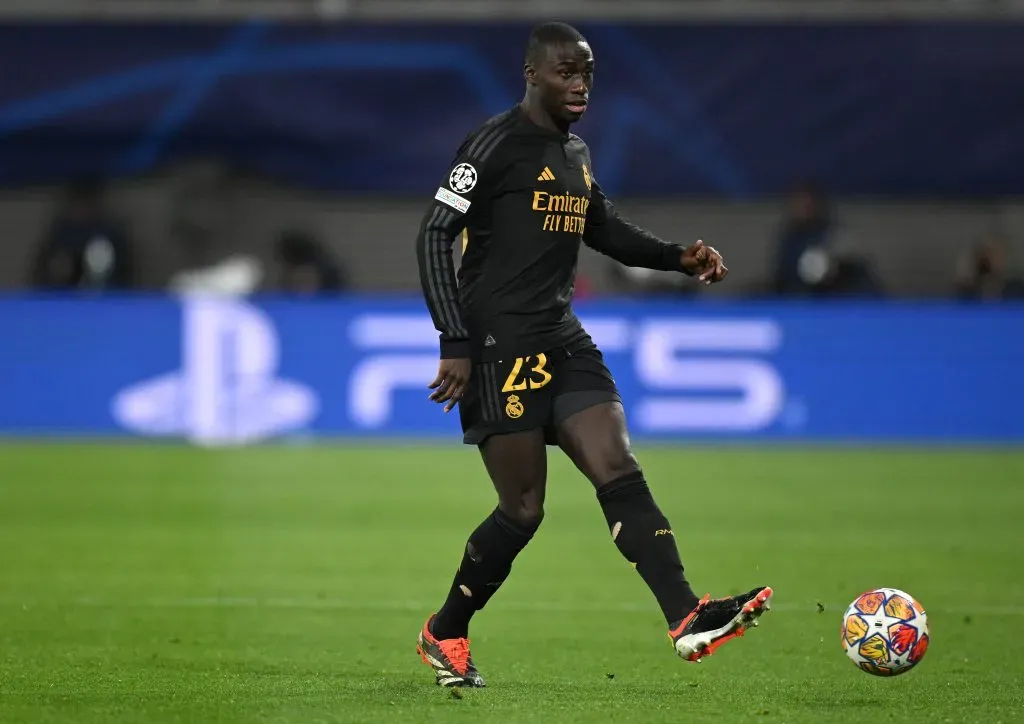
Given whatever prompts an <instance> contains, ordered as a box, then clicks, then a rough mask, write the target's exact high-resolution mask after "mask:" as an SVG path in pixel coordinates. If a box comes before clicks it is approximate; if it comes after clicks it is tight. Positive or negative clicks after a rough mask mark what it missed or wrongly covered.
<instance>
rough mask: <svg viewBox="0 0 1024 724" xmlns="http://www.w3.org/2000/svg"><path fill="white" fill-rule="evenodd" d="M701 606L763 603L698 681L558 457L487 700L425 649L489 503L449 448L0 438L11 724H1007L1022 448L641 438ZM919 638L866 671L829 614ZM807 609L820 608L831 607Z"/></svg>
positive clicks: (484, 618)
mask: <svg viewBox="0 0 1024 724" xmlns="http://www.w3.org/2000/svg"><path fill="white" fill-rule="evenodd" d="M638 454H639V456H640V458H641V461H642V462H643V464H644V466H645V468H646V471H647V474H648V478H649V480H650V481H651V484H652V487H653V489H654V491H655V495H656V497H657V499H658V500H659V502H660V504H661V506H662V508H663V509H664V510H665V512H666V514H667V515H668V517H669V519H670V520H671V521H672V524H673V528H674V530H675V533H676V538H677V541H678V543H679V544H680V546H681V549H682V552H683V558H684V561H685V563H686V566H687V571H688V574H689V577H690V579H691V581H692V582H693V583H694V584H695V588H696V589H697V591H698V593H704V592H705V591H709V592H711V593H712V594H713V595H724V594H727V593H734V592H738V591H740V590H746V589H748V588H750V587H753V586H754V585H760V584H769V585H772V586H774V587H775V590H776V597H775V610H773V611H772V612H771V613H770V614H768V615H767V616H765V617H764V619H762V623H761V626H760V627H759V628H757V629H754V630H752V631H751V632H750V633H749V634H748V635H747V636H745V637H743V638H741V639H738V640H736V641H735V642H732V643H729V644H727V645H726V646H725V647H723V648H722V649H721V650H720V651H719V652H718V653H717V654H716V655H714V656H712V657H710V658H708V659H706V660H705V661H704V662H703V663H701V664H699V665H694V664H688V663H685V662H683V661H681V660H679V659H678V658H676V657H675V655H674V653H673V652H672V650H671V648H670V645H669V643H668V639H667V637H666V636H665V626H664V623H663V621H661V619H660V614H659V612H658V609H657V606H656V605H655V602H654V600H653V598H652V597H651V595H650V593H649V592H648V591H647V589H646V588H645V587H644V585H643V583H642V582H641V581H640V579H639V577H638V576H637V575H636V573H635V572H634V571H633V570H632V569H631V568H630V567H629V566H628V565H627V564H626V563H625V561H624V560H622V559H621V557H620V556H619V554H618V552H617V551H616V549H615V547H614V545H613V543H612V542H611V539H610V536H609V534H608V531H607V529H606V527H605V524H604V520H603V518H602V516H601V513H600V510H599V508H598V506H597V503H596V500H595V499H594V495H593V492H592V491H591V490H590V488H589V485H588V484H587V483H586V482H585V481H584V480H583V479H582V478H581V477H580V476H579V474H578V473H576V472H575V470H574V469H572V468H571V467H570V466H569V465H568V464H567V463H566V462H564V461H563V460H562V458H561V457H560V456H559V455H558V454H557V453H556V452H555V451H552V454H551V456H550V460H551V473H550V482H549V489H548V503H547V519H546V520H545V522H544V525H543V526H542V528H541V531H540V532H539V533H538V536H537V538H536V539H535V540H534V542H533V543H532V544H531V545H530V547H529V548H528V549H527V550H526V551H525V552H524V553H523V554H522V556H521V557H520V558H519V560H518V561H517V563H516V566H515V569H514V571H513V574H512V577H511V578H510V579H509V581H508V582H507V583H506V585H505V586H504V587H503V589H502V590H501V591H500V592H499V593H498V595H497V596H496V597H495V598H494V599H493V600H492V602H491V604H490V605H489V606H488V608H487V609H486V610H485V611H484V612H483V613H481V614H480V615H479V616H478V617H477V619H476V621H475V622H474V628H473V632H472V640H473V651H474V656H475V658H476V659H477V662H478V664H479V666H480V668H481V670H482V671H483V673H484V675H485V676H486V677H487V678H488V681H489V684H490V687H489V688H487V689H484V690H473V691H465V692H462V695H461V697H460V696H456V695H454V694H453V693H452V692H451V691H450V690H445V689H440V688H438V687H436V686H435V685H434V683H433V677H432V675H431V672H430V671H429V670H428V669H427V668H426V667H425V666H424V665H423V664H422V663H421V662H420V661H419V658H418V657H417V655H416V654H415V650H414V649H415V643H414V641H415V636H416V633H417V631H418V629H419V627H420V626H421V624H422V623H423V620H424V618H425V616H426V615H427V614H428V613H429V612H430V611H431V610H432V608H433V607H434V606H436V605H437V604H438V603H439V602H440V601H441V600H442V599H443V597H444V594H445V593H446V591H447V588H448V585H449V582H450V577H451V574H452V573H453V571H454V569H455V566H456V565H457V562H458V559H459V556H460V554H461V550H462V546H463V543H464V540H465V537H466V535H467V534H468V533H469V531H470V530H471V529H472V528H473V527H474V526H475V525H476V524H477V523H478V522H479V520H480V519H481V518H482V517H483V516H484V515H486V514H487V513H488V512H489V510H490V509H491V507H492V505H493V503H494V500H493V493H492V492H491V489H490V485H489V483H488V482H487V480H486V478H485V477H484V473H483V468H482V466H481V464H480V461H479V459H478V457H477V456H476V453H475V451H474V450H473V449H472V448H465V447H462V446H459V445H449V444H445V445H441V446H434V447H426V446H411V445H410V446H383V445H375V446H362V447H360V446H356V445H352V444H349V445H341V444H339V445H322V446H316V447H265V448H249V449H239V450H220V451H211V450H198V449H190V448H187V447H178V446H166V447H162V446H147V445H113V444H99V443H95V444H79V445H46V444H15V443H10V444H6V445H4V446H0V546H2V547H0V552H2V558H0V560H2V563H0V722H4V723H5V724H12V723H14V722H75V723H76V724H92V723H95V722H130V723H132V724H139V723H142V722H239V723H242V722H244V723H246V724H254V723H256V722H281V723H283V722H302V723H304V724H314V723H316V722H355V721H366V722H425V721H445V722H448V721H451V722H461V721H465V722H482V721H498V722H501V723H502V724H510V723H512V722H521V721H522V722H597V721H615V722H626V721H628V722H632V721H636V722H680V721H709V722H710V721H713V722H815V723H820V722H878V721H885V722H888V721H927V722H986V723H987V724H994V723H995V722H1004V723H1006V724H1009V722H1015V721H1024V684H1022V683H1021V682H1022V681H1024V657H1022V656H1021V651H1022V645H1024V644H1022V642H1024V572H1022V570H1024V453H1022V452H1019V451H1005V450H1004V451H992V450H982V451H963V450H959V451H957V450H945V451H943V450H939V449H930V450H894V449H864V450H858V449H827V450H826V449H814V450H803V449H793V448H776V449H772V448H698V447H692V448H691V447H686V448H677V449H673V448H664V447H662V448H640V449H639V450H638ZM877 586H892V587H896V588H902V589H904V590H906V591H908V592H910V593H911V594H912V595H914V596H916V597H918V598H919V599H920V600H921V601H922V603H923V604H924V605H925V607H926V608H927V609H928V612H929V619H930V624H931V630H932V646H931V648H930V650H929V652H928V654H927V656H926V657H925V659H924V661H923V662H922V663H921V665H920V666H919V667H917V668H916V669H915V670H913V671H911V672H910V673H908V674H907V675H905V676H901V677H898V678H894V679H878V678H874V677H871V676H868V675H867V674H864V673H862V672H860V671H858V670H857V669H856V668H855V667H854V665H853V664H852V663H851V662H850V661H849V660H848V659H847V658H846V657H845V656H844V655H843V652H842V650H841V648H840V644H839V624H840V616H841V612H842V609H843V607H844V606H845V605H846V604H847V603H848V602H849V601H850V600H852V599H853V598H854V597H855V596H856V595H857V594H858V593H860V592H861V591H863V590H865V589H868V588H874V587H877ZM822 607H823V610H822Z"/></svg>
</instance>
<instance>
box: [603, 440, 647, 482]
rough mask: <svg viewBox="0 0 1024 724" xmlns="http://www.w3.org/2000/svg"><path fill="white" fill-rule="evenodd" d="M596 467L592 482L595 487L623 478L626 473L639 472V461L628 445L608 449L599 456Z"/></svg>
mask: <svg viewBox="0 0 1024 724" xmlns="http://www.w3.org/2000/svg"><path fill="white" fill-rule="evenodd" d="M595 468H596V473H597V474H596V477H597V480H594V481H593V483H594V484H595V485H596V486H597V487H601V486H602V485H607V484H608V483H610V482H612V481H614V480H619V479H620V478H624V477H626V476H627V475H635V474H637V473H639V472H640V462H639V461H638V460H637V459H636V456H635V455H634V454H633V451H632V450H630V449H629V448H628V447H623V448H619V449H608V450H606V452H605V453H604V454H603V455H602V456H601V461H600V463H599V464H598V465H596V466H595Z"/></svg>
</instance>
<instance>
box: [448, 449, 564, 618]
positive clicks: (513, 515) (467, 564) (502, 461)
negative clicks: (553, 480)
mask: <svg viewBox="0 0 1024 724" xmlns="http://www.w3.org/2000/svg"><path fill="white" fill-rule="evenodd" d="M480 453H481V455H482V457H483V461H484V466H485V467H486V468H487V473H488V475H489V476H490V478H491V482H492V483H493V484H494V489H495V492H497V494H498V505H497V507H495V509H494V510H493V511H492V512H491V513H490V515H488V516H487V518H486V519H485V520H484V521H483V522H482V523H481V524H480V525H479V526H478V527H477V529H476V530H474V531H473V533H472V534H471V535H470V536H469V540H468V541H467V542H466V548H465V551H464V553H463V556H462V562H461V564H460V565H459V569H458V571H457V572H456V574H455V579H454V580H453V581H452V586H451V589H450V590H449V592H448V598H447V599H446V600H445V602H444V605H443V606H441V608H440V610H438V612H437V615H436V617H435V619H434V624H433V626H432V627H431V629H432V631H433V633H434V635H435V636H437V637H438V638H464V637H466V636H467V635H468V633H469V621H470V619H471V618H472V617H473V614H475V613H476V612H477V611H479V610H480V609H482V608H483V607H484V606H485V605H487V602H488V601H489V600H490V598H491V596H493V595H494V594H495V593H496V592H497V590H498V588H499V587H500V586H501V584H502V583H504V582H505V579H506V578H507V577H508V575H509V573H510V572H511V570H512V562H513V561H514V560H515V558H516V556H517V555H519V553H520V551H522V550H523V548H525V547H526V544H527V543H529V542H530V539H531V538H532V537H533V534H534V533H536V532H537V529H538V528H539V527H540V524H541V521H542V520H543V519H544V492H545V482H546V477H547V454H546V449H545V446H544V437H543V430H541V429H534V430H527V431H524V432H515V433H507V434H503V435H492V436H490V437H488V438H487V440H485V441H484V442H483V443H482V444H481V445H480Z"/></svg>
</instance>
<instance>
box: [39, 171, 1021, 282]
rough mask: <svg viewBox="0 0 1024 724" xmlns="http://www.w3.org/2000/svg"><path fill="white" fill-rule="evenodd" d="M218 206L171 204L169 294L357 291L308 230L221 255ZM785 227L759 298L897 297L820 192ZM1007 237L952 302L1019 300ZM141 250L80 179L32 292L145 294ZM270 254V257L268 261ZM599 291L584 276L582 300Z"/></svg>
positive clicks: (993, 237)
mask: <svg viewBox="0 0 1024 724" xmlns="http://www.w3.org/2000/svg"><path fill="white" fill-rule="evenodd" d="M218 203H220V200H219V197H218V194H217V191H216V189H212V188H209V187H206V186H204V185H203V184H202V183H198V184H197V185H195V186H194V187H191V188H190V187H186V188H185V189H184V191H183V192H182V193H180V194H179V195H178V196H177V197H176V198H175V200H174V209H175V211H174V214H173V223H172V225H173V229H172V237H173V239H174V245H175V247H176V251H177V255H178V257H179V263H178V264H177V266H176V271H174V272H173V273H172V274H171V276H170V278H169V280H168V281H167V287H166V289H167V291H171V292H176V293H191V292H212V293H220V294H234V295H247V294H254V293H275V294H283V295H302V296H305V295H324V294H327V295H330V294H341V293H344V292H346V291H348V290H349V289H350V288H351V287H350V274H349V271H348V269H347V267H346V264H345V263H344V260H342V259H339V258H336V255H334V254H332V253H331V251H330V250H329V248H328V245H327V244H325V243H324V242H323V241H322V240H321V239H319V238H317V236H316V235H315V234H313V233H311V232H309V231H307V230H304V229H301V228H283V229H279V230H275V231H274V232H273V233H274V243H273V252H272V254H271V255H269V257H267V258H263V259H261V258H259V256H258V255H249V254H246V253H238V252H235V251H232V252H228V251H224V250H221V249H220V247H218V245H217V244H216V243H214V238H213V237H214V236H215V235H216V234H217V230H216V223H215V222H214V221H212V219H214V218H215V217H216V216H217V212H216V209H215V208H214V207H215V206H216V205H217V204H218ZM781 218H782V222H781V224H780V225H779V227H778V228H777V229H776V230H775V231H774V233H773V234H772V235H771V236H770V238H769V239H767V240H766V242H767V243H769V244H770V245H771V258H772V263H771V265H770V268H765V269H764V270H763V273H762V278H763V282H762V284H760V285H759V287H760V288H757V289H752V290H748V291H749V292H750V293H752V294H754V295H756V296H758V297H777V298H807V297H817V298H827V297H859V298H871V297H884V296H900V295H899V293H898V290H887V289H886V288H885V287H884V285H883V283H882V282H881V281H880V277H879V274H878V272H877V269H876V268H875V266H874V264H873V263H872V261H871V259H869V258H868V257H867V256H865V255H863V254H862V253H861V252H860V251H859V249H858V243H857V238H856V236H855V235H854V234H851V232H850V231H849V230H847V229H845V228H844V226H843V224H842V222H841V220H840V219H839V218H838V217H837V215H836V214H835V212H834V211H833V208H832V206H831V204H830V203H829V200H828V198H827V196H826V194H825V193H824V191H823V190H822V189H820V188H819V187H817V186H816V185H815V184H813V183H802V184H799V185H798V186H796V187H795V188H794V189H793V190H792V192H791V193H790V194H789V196H788V199H787V200H786V204H785V208H784V209H782V214H781ZM1010 241H1011V240H1010V239H1009V238H1008V236H1007V235H1006V234H1004V233H1003V232H1001V231H999V230H998V229H990V230H980V231H979V234H978V236H977V238H976V239H975V240H973V243H971V244H969V245H968V246H967V247H966V249H965V251H963V252H962V254H961V256H960V258H958V259H951V260H950V261H949V269H950V274H949V285H948V287H949V295H950V296H951V297H956V298H959V299H964V300H971V299H975V300H999V299H1024V277H1022V276H1020V275H1019V274H1016V273H1015V272H1014V270H1013V268H1012V267H1011V264H1010V255H1009V250H1010V248H1011V244H1010ZM137 256H138V245H137V244H136V240H135V239H133V236H132V233H131V231H130V230H129V229H128V227H127V225H126V224H125V223H124V221H123V220H122V219H121V218H120V217H119V215H118V212H117V210H116V209H114V208H112V205H111V203H110V201H109V200H108V194H107V190H106V186H105V184H104V183H103V182H102V181H100V180H95V179H86V180H80V181H76V182H74V183H72V184H70V185H68V187H67V188H66V189H64V190H63V193H62V196H61V198H60V199H59V201H58V202H57V204H56V208H55V211H54V212H53V215H52V219H51V221H50V223H49V225H48V228H47V230H46V232H45V234H44V235H43V237H42V238H41V239H40V240H39V241H38V244H37V246H36V248H35V250H34V255H33V259H32V262H31V268H30V270H28V281H29V285H30V286H31V287H33V288H35V289H40V290H44V289H45V290H51V291H55V290H91V291H119V290H133V289H135V290H138V289H146V288H147V286H150V285H146V284H144V283H142V282H141V281H140V279H139V275H138V274H137V273H136V270H137V265H136V261H137ZM265 256H266V255H265ZM606 269H607V272H608V275H609V277H610V278H611V280H612V283H611V285H610V286H611V291H612V292H613V293H618V294H627V295H643V294H653V293H665V292H671V293H679V294H689V293H694V292H695V291H696V287H695V285H693V284H690V283H688V280H681V279H680V278H679V277H678V276H677V275H673V274H666V273H662V272H651V271H648V270H644V269H633V268H627V267H623V266H622V265H619V264H618V263H616V262H612V261H610V260H609V261H608V262H607V267H606ZM599 286H600V285H597V284H595V283H594V280H593V279H590V278H588V276H587V275H586V274H585V273H581V274H580V276H579V277H578V282H577V290H576V293H577V296H578V297H587V296H593V295H594V294H596V293H597V292H596V290H597V288H598V287H599Z"/></svg>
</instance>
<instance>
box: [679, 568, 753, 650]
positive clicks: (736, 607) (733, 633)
mask: <svg viewBox="0 0 1024 724" xmlns="http://www.w3.org/2000/svg"><path fill="white" fill-rule="evenodd" d="M772 594H773V591H772V589H771V588H769V587H767V586H762V587H759V588H755V589H753V590H751V591H748V592H747V593H743V594H740V595H739V596H730V597H729V598H714V599H712V598H709V597H708V596H705V597H704V598H702V599H701V600H700V602H699V603H698V604H697V607H696V608H695V609H693V611H691V612H690V613H689V614H688V615H687V616H686V618H684V619H682V620H681V621H679V622H677V623H676V624H675V625H674V626H670V628H669V632H668V637H669V638H670V639H671V640H672V645H673V647H674V648H675V650H676V653H677V654H679V656H680V657H682V658H683V659H685V660H687V661H694V662H699V661H700V660H701V659H702V658H704V657H705V656H710V655H711V654H713V653H715V651H716V650H717V649H718V648H719V647H720V646H721V645H722V644H724V643H726V642H727V641H730V640H732V639H734V638H736V637H737V636H742V635H743V634H744V633H746V630H747V629H748V628H751V627H753V626H757V622H758V619H759V618H760V617H761V616H762V615H763V614H764V613H766V612H767V611H769V610H770V609H771V600H772Z"/></svg>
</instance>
